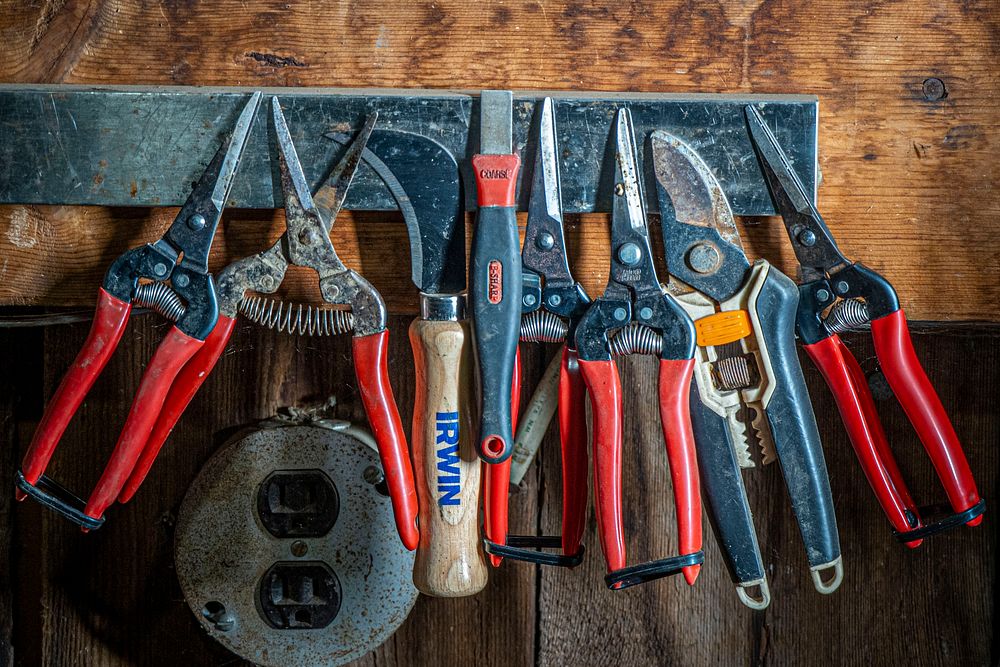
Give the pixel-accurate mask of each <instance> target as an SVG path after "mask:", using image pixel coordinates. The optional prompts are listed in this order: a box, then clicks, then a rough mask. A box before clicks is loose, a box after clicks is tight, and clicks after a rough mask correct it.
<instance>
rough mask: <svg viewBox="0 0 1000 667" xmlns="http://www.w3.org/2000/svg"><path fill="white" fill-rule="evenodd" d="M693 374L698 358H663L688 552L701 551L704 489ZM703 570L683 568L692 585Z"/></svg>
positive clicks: (674, 476)
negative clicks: (693, 405) (694, 425)
mask: <svg viewBox="0 0 1000 667" xmlns="http://www.w3.org/2000/svg"><path fill="white" fill-rule="evenodd" d="M693 374H694V359H660V387H659V396H660V422H661V424H662V427H663V439H664V442H665V443H666V447H667V461H668V462H669V463H670V479H671V480H672V481H673V486H674V507H675V509H676V512H677V531H678V536H679V541H678V545H679V546H680V552H681V554H684V555H686V554H692V553H695V552H697V551H701V544H702V534H701V488H700V485H699V481H698V459H697V454H696V453H695V448H694V432H693V431H692V429H691V410H690V403H689V396H690V395H691V377H692V375H693ZM700 571H701V565H688V566H687V567H685V568H683V570H682V572H683V573H684V580H685V581H687V583H688V585H691V584H694V582H695V579H697V578H698V573H699V572H700Z"/></svg>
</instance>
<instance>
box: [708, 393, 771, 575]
mask: <svg viewBox="0 0 1000 667" xmlns="http://www.w3.org/2000/svg"><path fill="white" fill-rule="evenodd" d="M691 428H692V430H693V431H694V441H695V451H697V452H698V471H699V473H700V474H701V488H702V493H703V494H704V496H705V500H706V509H707V510H708V519H709V522H710V523H711V524H712V532H714V533H715V539H716V541H717V542H718V543H719V549H720V550H721V551H722V558H723V560H724V561H725V562H726V567H727V568H728V569H729V576H730V577H732V580H733V582H734V583H737V584H740V585H744V586H747V585H754V584H756V582H759V581H762V580H763V579H764V577H765V574H764V562H763V559H762V558H761V555H760V546H759V545H758V543H757V531H756V530H755V528H754V524H753V515H752V514H751V513H750V502H749V500H748V499H747V490H746V487H745V486H744V485H743V476H742V473H741V470H740V465H739V463H738V462H737V460H736V452H735V451H734V450H733V443H732V439H731V437H730V435H729V427H728V425H727V424H726V419H725V418H724V417H721V416H719V415H718V414H716V413H715V412H713V411H712V409H711V408H709V407H708V406H707V405H705V404H704V403H702V401H701V398H700V397H699V395H698V383H697V382H692V383H691Z"/></svg>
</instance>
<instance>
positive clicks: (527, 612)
mask: <svg viewBox="0 0 1000 667" xmlns="http://www.w3.org/2000/svg"><path fill="white" fill-rule="evenodd" d="M408 324H409V322H408V320H407V319H406V318H404V317H398V316H397V317H393V318H392V319H391V328H392V331H393V332H394V333H395V332H399V333H398V334H395V337H394V339H393V341H392V345H391V348H390V364H391V367H392V368H393V369H394V372H393V376H392V380H393V390H394V392H395V393H396V396H397V400H398V403H399V406H400V412H401V413H402V417H403V420H404V422H406V423H409V419H410V417H411V414H412V401H413V380H414V375H413V372H412V353H411V350H410V346H409V344H408V342H407V340H406V335H405V332H406V328H407V325H408ZM86 330H87V326H86V324H77V325H70V326H64V327H53V328H50V329H48V330H46V331H45V333H44V337H42V336H40V335H39V332H37V331H32V332H24V331H18V332H16V333H15V334H11V333H2V332H0V338H2V342H3V343H4V344H3V345H2V346H0V363H2V366H3V368H4V369H5V370H7V369H11V370H18V371H19V372H21V373H24V374H25V375H26V376H27V375H28V374H31V376H32V378H33V381H31V382H25V383H20V384H19V385H18V386H21V387H23V389H24V391H23V393H22V396H21V397H20V398H19V399H18V401H17V402H16V405H15V406H13V409H10V408H7V409H8V410H9V411H8V412H6V414H5V419H4V421H3V423H4V424H7V425H8V426H7V427H6V428H7V429H8V431H16V432H18V433H20V434H21V435H20V437H17V438H14V440H15V442H13V443H11V446H10V447H5V449H4V450H3V451H5V452H8V453H10V452H11V451H13V452H16V457H14V456H10V455H7V456H4V457H3V459H2V464H0V480H2V482H0V483H2V484H3V486H4V488H7V489H9V488H11V485H12V476H13V468H12V465H13V464H14V459H15V458H16V459H19V458H20V456H21V455H22V454H23V451H24V449H25V447H26V445H27V440H28V438H29V436H30V433H31V430H32V428H33V422H34V421H35V420H37V417H38V415H39V413H40V409H41V401H42V399H43V397H48V396H50V395H51V392H52V391H53V390H54V387H55V384H56V383H57V382H58V380H59V378H60V377H61V376H62V374H63V372H64V371H65V369H66V367H67V366H68V365H69V363H70V362H71V361H72V358H73V356H74V355H75V352H76V350H77V348H78V346H79V345H80V344H81V343H82V342H83V338H84V337H85V335H86ZM164 331H165V325H163V324H162V322H160V321H158V318H157V317H155V316H146V317H140V318H137V319H136V321H135V323H134V324H133V325H132V326H131V328H130V329H129V330H128V331H127V332H126V334H125V340H124V347H123V348H122V350H121V354H119V355H117V356H116V357H114V358H113V359H112V362H111V364H110V366H109V367H108V369H107V370H106V371H105V374H104V376H102V378H101V379H100V380H99V382H98V385H97V387H96V389H95V393H94V394H92V395H91V398H90V399H89V400H88V401H87V402H86V403H85V404H84V407H83V409H82V410H81V412H80V414H79V416H78V418H77V419H76V420H75V421H74V423H73V424H72V425H71V427H70V430H69V431H68V433H67V436H66V438H65V440H64V441H63V443H62V444H61V446H60V448H59V450H58V451H57V454H56V457H55V459H54V464H53V469H52V472H53V475H54V476H55V477H56V479H59V480H60V481H62V482H64V483H66V484H68V485H69V486H70V488H73V489H76V490H78V491H85V490H87V489H90V488H91V487H92V486H93V484H94V482H95V481H96V479H97V477H98V476H99V474H100V470H101V468H102V467H103V465H104V463H105V460H106V458H107V456H108V455H109V453H110V449H111V447H112V445H113V443H114V439H115V437H116V435H117V432H118V429H119V428H120V424H121V423H122V421H123V420H124V417H125V412H126V410H127V404H128V400H127V399H128V397H129V396H130V395H131V393H132V392H133V391H134V388H135V386H136V384H137V382H138V380H139V369H140V366H141V360H143V359H145V358H147V357H148V356H149V355H150V354H151V353H152V351H153V347H154V346H155V344H156V342H157V340H158V339H159V337H160V336H162V334H163V333H164ZM28 333H30V335H27V334H28ZM847 342H848V344H849V345H850V346H851V347H852V348H854V350H855V351H856V352H857V354H858V358H859V359H860V360H861V363H862V366H863V367H864V368H865V370H866V371H871V370H872V369H873V368H874V357H873V351H872V347H871V345H870V343H869V342H868V337H867V336H866V335H860V334H855V335H851V336H849V337H848V338H847ZM916 347H917V352H918V353H919V354H920V355H921V357H922V359H923V360H924V362H925V363H926V365H927V367H928V369H929V372H930V376H931V380H932V381H933V382H934V383H935V384H936V386H937V387H938V388H939V390H940V392H941V398H942V400H943V402H944V404H945V405H946V406H947V408H948V409H949V411H950V412H951V414H952V417H953V418H954V421H955V426H956V429H957V431H958V433H959V436H960V437H961V438H962V440H963V441H964V443H965V445H966V452H967V454H968V456H969V461H970V464H971V466H972V469H973V471H974V472H975V474H976V477H977V482H978V483H979V488H980V491H981V493H982V494H983V496H984V497H985V498H987V499H988V502H989V501H991V500H992V499H994V498H996V497H998V493H1000V479H998V475H1000V454H998V450H997V448H996V446H995V443H996V442H997V440H998V438H1000V415H998V413H997V411H996V408H995V405H994V397H995V396H996V394H997V392H998V391H1000V338H998V337H996V336H988V335H972V334H968V333H960V334H955V333H949V334H939V335H928V334H922V335H917V337H916ZM521 351H522V359H523V360H524V368H525V385H524V386H525V387H531V386H534V384H535V383H537V382H538V380H539V379H540V377H541V374H542V372H543V371H544V368H545V362H546V360H547V358H548V356H549V355H551V354H553V353H554V352H555V348H554V347H553V346H548V347H542V346H538V345H525V346H522V350H521ZM349 357H350V350H349V348H348V345H347V341H346V340H342V339H340V340H338V339H302V338H291V337H288V336H283V335H278V334H276V333H274V332H271V331H268V330H262V329H259V328H257V327H253V326H250V325H246V324H240V325H238V327H237V330H236V332H235V334H234V337H233V341H232V342H231V344H230V347H229V348H228V350H227V352H226V354H224V355H223V358H222V360H221V361H220V362H219V365H218V367H217V369H216V371H215V372H214V373H213V374H212V376H211V377H210V378H209V379H208V381H207V382H206V384H205V386H204V388H203V389H202V391H201V393H200V394H199V395H198V396H197V397H196V398H195V400H194V402H193V403H192V405H191V408H190V409H189V411H188V413H187V414H186V415H185V416H184V417H183V418H182V420H181V422H180V424H179V425H178V427H177V429H176V431H175V432H174V435H173V436H172V437H171V439H170V440H169V441H168V442H167V445H166V446H165V447H164V450H163V452H162V453H161V455H160V458H159V459H158V460H157V463H156V465H155V466H154V468H153V470H152V473H151V474H150V477H149V478H148V480H147V481H146V483H145V484H144V486H143V487H142V489H141V490H140V491H139V493H138V495H137V496H136V498H135V500H133V501H132V503H130V504H128V505H125V506H117V507H115V508H113V509H112V510H111V511H110V512H109V514H108V517H109V518H108V523H107V525H106V526H105V527H104V528H102V529H101V530H99V531H97V532H95V533H92V534H90V535H83V534H81V533H80V532H79V531H78V530H76V529H75V528H74V527H73V526H72V525H70V524H69V523H67V522H66V521H64V520H62V519H61V518H58V517H56V516H55V515H53V514H52V513H50V512H47V511H45V510H43V509H42V508H41V507H40V506H38V505H36V504H34V503H31V502H26V503H23V504H17V505H16V507H15V509H14V512H13V517H12V518H13V531H12V532H10V533H8V535H9V536H10V540H9V548H10V550H11V558H10V561H9V566H10V567H11V577H10V579H9V580H8V583H7V585H6V586H4V587H2V588H0V610H3V609H5V608H6V609H10V608H11V606H13V608H14V609H16V614H15V615H14V618H13V628H12V631H13V635H12V643H13V646H14V650H15V652H14V657H16V662H10V661H8V662H7V663H3V662H0V664H22V665H91V664H100V665H113V666H118V665H176V664H185V665H192V666H198V665H218V664H239V661H233V658H232V656H230V655H229V654H228V653H227V652H226V651H225V650H224V649H223V648H221V647H220V646H219V645H217V644H215V643H214V642H213V641H212V640H211V639H209V638H208V637H207V636H206V635H205V634H204V633H203V632H202V631H201V629H200V627H199V625H198V624H197V622H196V620H195V619H194V617H193V616H192V615H191V612H190V610H189V609H188V607H187V605H186V604H185V603H184V601H183V598H182V595H181V592H180V589H179V586H178V584H177V582H176V577H175V575H174V573H173V557H172V528H173V522H174V519H175V515H176V512H177V509H178V506H179V505H180V502H181V499H182V498H183V495H184V493H185V490H186V489H187V487H188V485H189V484H190V483H191V481H193V479H194V476H195V475H196V473H197V471H198V469H199V468H200V466H201V465H202V464H203V463H204V462H205V461H206V460H207V459H208V457H209V456H210V455H211V454H212V452H213V451H214V450H215V449H216V448H217V447H218V446H219V445H220V444H221V443H222V442H223V441H224V440H226V438H228V437H229V435H230V434H232V433H233V432H235V431H236V430H237V429H238V428H240V427H243V426H246V425H249V424H252V423H253V422H255V421H256V420H258V419H261V418H265V417H267V416H269V415H271V414H273V413H274V411H275V410H276V409H277V408H278V407H280V406H283V405H292V404H298V405H301V404H304V403H309V402H316V401H322V400H323V399H324V398H325V397H326V396H328V395H331V394H332V395H335V396H337V398H338V403H337V405H338V408H337V412H338V416H341V417H344V418H348V419H354V420H362V419H363V411H362V408H361V405H360V402H359V400H358V397H357V394H356V391H355V387H354V378H353V371H352V369H351V366H350V363H349ZM803 361H804V363H805V365H804V367H805V369H806V374H807V378H808V381H809V385H810V390H811V392H812V395H813V397H814V401H815V404H816V405H817V414H818V418H819V422H820V430H821V432H822V434H823V436H824V445H825V451H826V456H827V461H828V464H829V470H830V481H831V485H832V488H833V493H834V498H835V501H836V507H837V515H838V519H839V524H840V533H841V543H842V545H843V553H844V564H845V578H844V584H843V586H842V587H841V589H840V590H839V591H837V592H836V593H835V594H833V595H832V596H829V597H825V596H820V595H819V594H818V593H816V592H815V591H814V590H813V587H812V584H811V581H810V579H809V574H808V567H807V564H806V559H805V554H804V551H803V548H802V544H801V541H800V539H799V536H798V531H797V529H796V528H795V522H794V519H793V516H792V513H791V508H790V506H789V503H788V498H787V493H786V491H785V488H784V484H783V482H782V478H781V473H780V470H778V468H777V467H774V466H768V467H767V468H764V469H760V470H756V471H748V472H747V473H746V474H745V479H746V480H747V485H748V492H749V495H750V497H751V499H752V503H753V507H754V512H755V516H756V522H757V528H758V533H759V535H760V538H761V548H762V552H763V553H764V555H765V560H766V562H767V563H768V567H769V577H770V580H771V588H772V593H773V596H774V599H773V602H772V604H771V607H770V608H769V609H768V610H767V611H765V612H752V611H750V610H748V609H746V608H744V607H742V606H741V605H740V603H739V602H738V601H737V599H736V594H735V592H734V590H733V585H732V583H731V582H730V580H729V577H728V575H727V574H726V572H725V568H724V566H723V563H722V560H721V556H720V554H719V551H718V549H717V547H716V545H715V541H714V538H713V537H712V536H711V532H710V531H709V530H708V524H707V522H706V524H705V529H706V561H705V565H704V566H703V568H702V573H701V576H700V577H699V579H698V581H697V584H696V585H695V586H694V587H691V588H689V587H688V586H686V585H685V584H684V583H683V581H682V580H681V579H679V578H674V579H670V580H663V581H660V582H656V583H651V584H647V585H645V586H639V587H636V588H633V589H629V590H628V591H624V592H611V591H608V590H607V589H606V588H605V587H604V584H603V574H604V571H605V570H604V563H603V558H602V556H601V553H600V548H599V545H598V540H597V536H596V531H595V525H596V524H595V519H594V515H593V509H592V508H591V509H590V510H589V512H588V519H587V530H586V533H585V535H584V542H585V544H586V546H587V549H588V551H587V554H586V556H585V560H584V564H583V565H582V566H580V567H579V568H577V569H575V570H572V571H567V570H561V569H553V568H547V569H542V570H538V569H536V568H534V567H532V566H528V565H524V564H519V563H512V562H505V563H504V564H503V566H502V567H501V568H500V569H499V570H494V571H493V572H491V574H490V580H489V583H488V584H487V587H486V589H485V590H484V591H483V592H482V593H480V594H478V595H476V596H473V597H468V598H460V599H433V598H428V597H423V596H421V598H420V599H419V601H418V603H417V606H416V608H415V609H414V611H413V613H412V614H411V616H410V618H409V619H408V620H407V621H406V623H405V624H404V625H403V626H402V628H401V629H400V630H399V631H398V632H397V633H396V634H395V635H394V636H393V637H392V638H391V639H390V640H389V641H388V642H387V643H386V644H385V645H383V646H382V647H381V648H379V649H378V650H377V651H376V652H374V653H373V654H371V655H369V656H368V657H366V658H365V659H363V660H361V661H359V662H358V663H357V664H359V665H383V666H385V665H388V666H390V667H391V666H395V665H399V666H403V665H431V664H434V665H441V664H455V665H468V664H478V665H484V666H500V665H531V664H535V665H566V664H575V665H585V666H589V665H595V666H596V665H607V664H617V665H651V664H685V665H718V664H737V663H743V664H766V665H802V664H846V665H869V664H904V663H905V664H909V665H939V664H941V665H944V664H963V665H964V664H969V665H980V664H982V665H985V664H995V663H996V660H997V658H998V657H1000V645H998V644H997V643H996V639H995V638H994V637H993V626H994V624H995V606H996V605H995V599H996V595H997V591H998V587H997V566H996V562H997V560H996V556H997V553H996V551H997V543H998V538H1000V532H998V526H1000V524H998V523H997V522H996V521H995V520H993V519H991V518H990V516H992V515H990V514H988V515H987V519H986V522H985V523H984V524H983V525H982V526H981V527H980V528H976V529H960V530H958V531H957V532H954V533H952V534H950V535H948V536H947V537H940V538H937V539H931V540H928V541H926V542H925V544H924V546H922V547H920V549H918V550H916V551H908V550H906V549H905V548H903V547H902V546H900V545H899V544H897V543H896V542H895V540H893V539H892V537H891V535H890V527H889V525H888V522H887V521H886V520H885V519H884V517H883V516H882V514H881V511H880V509H879V508H878V505H877V504H876V502H875V499H874V496H873V495H872V493H871V491H870V490H869V488H868V486H867V484H866V482H865V479H864V476H863V474H862V472H861V469H860V468H859V466H858V465H857V462H856V460H855V457H854V454H853V452H852V450H851V448H850V445H849V443H848V441H847V438H846V435H845V433H844V430H843V427H842V426H841V424H840V421H839V417H838V416H837V414H836V411H835V410H833V409H832V408H831V407H830V400H829V398H830V397H829V394H828V392H827V390H826V388H825V386H824V385H823V384H822V379H821V378H820V377H819V375H818V373H817V372H816V371H815V370H814V369H813V368H812V367H811V366H810V365H809V364H808V362H807V361H805V360H803ZM622 373H623V385H624V386H625V387H628V390H627V391H626V405H625V437H624V442H625V443H626V448H625V452H624V473H625V475H624V480H625V498H624V504H625V515H624V516H625V531H626V537H627V547H628V553H629V558H630V562H638V561H639V560H641V559H646V558H650V557H655V556H659V555H665V554H669V553H676V526H675V522H674V514H673V508H672V501H671V496H672V494H671V492H670V481H669V474H668V472H667V467H666V454H665V451H664V449H663V446H662V442H661V438H662V435H661V433H660V429H659V423H658V416H657V407H656V405H655V403H654V402H653V401H651V400H649V399H648V398H644V397H649V396H654V395H655V387H656V384H655V383H656V379H655V373H656V366H655V364H654V363H653V362H652V360H650V359H643V358H636V359H629V360H626V361H625V362H624V363H622ZM41 381H44V386H42V384H41ZM525 393H527V392H525ZM879 410H880V412H881V413H882V415H883V420H884V423H885V426H886V432H887V434H888V436H889V439H890V442H891V443H892V444H893V446H894V450H895V452H896V454H897V457H898V460H899V463H900V467H901V468H902V471H903V473H904V476H905V477H906V479H907V481H908V482H909V485H910V488H911V490H912V492H913V493H914V495H915V497H916V499H917V501H918V502H919V503H922V504H923V503H932V502H941V501H943V500H944V492H943V490H942V489H941V487H940V485H939V483H938V482H937V480H936V478H935V477H934V473H933V469H932V467H931V465H930V462H929V460H928V458H927V457H926V455H925V454H924V453H923V451H922V449H921V448H920V446H919V444H918V443H917V442H916V440H915V438H914V437H913V435H912V430H911V428H910V426H909V424H908V423H907V422H906V419H905V417H904V416H903V414H902V411H901V410H900V409H899V407H898V405H896V403H895V402H894V401H893V400H892V399H891V398H890V399H888V400H880V401H879ZM11 425H13V426H11ZM558 450H559V446H558V438H557V437H556V436H555V434H554V432H553V433H550V434H549V435H548V436H547V437H546V439H545V441H544V443H543V445H542V449H541V464H540V465H536V466H533V467H532V468H531V469H529V471H528V475H527V477H526V479H525V482H524V484H523V488H522V489H520V491H518V492H516V493H514V494H513V495H512V496H511V501H510V509H511V530H512V531H516V532H520V533H530V532H533V531H534V532H542V533H545V534H554V533H558V531H559V525H560V511H561V510H560V505H561V500H560V499H561V480H560V473H559V468H560V466H559V460H558ZM2 517H3V514H0V518H2ZM0 555H2V551H0ZM2 565H3V561H0V566H2ZM0 573H2V569H0ZM3 581H4V580H3V579H2V578H0V583H3ZM10 625H11V624H10V622H9V620H8V622H7V623H6V624H4V623H0V651H2V647H3V646H4V639H3V638H4V632H5V628H7V630H6V631H7V632H10ZM0 655H2V652H0Z"/></svg>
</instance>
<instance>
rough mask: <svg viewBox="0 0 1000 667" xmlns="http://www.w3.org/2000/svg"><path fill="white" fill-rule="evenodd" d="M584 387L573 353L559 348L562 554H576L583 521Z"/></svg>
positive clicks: (578, 549)
mask: <svg viewBox="0 0 1000 667" xmlns="http://www.w3.org/2000/svg"><path fill="white" fill-rule="evenodd" d="M586 400H587V385H586V383H584V381H583V376H582V375H581V374H580V363H579V361H578V360H577V357H576V350H571V349H570V348H569V347H566V346H563V350H562V362H561V363H560V366H559V438H560V443H559V444H560V446H561V448H562V473H563V519H562V547H563V554H565V555H567V556H572V555H575V554H576V553H578V552H579V551H580V543H581V542H582V541H583V531H584V528H585V526H586V521H587V460H588V456H587V408H586V405H585V404H584V403H585V402H586Z"/></svg>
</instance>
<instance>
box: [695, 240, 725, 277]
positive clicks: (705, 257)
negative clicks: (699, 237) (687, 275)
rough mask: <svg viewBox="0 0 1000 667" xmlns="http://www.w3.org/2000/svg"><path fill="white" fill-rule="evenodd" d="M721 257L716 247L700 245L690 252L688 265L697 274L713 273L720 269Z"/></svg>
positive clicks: (706, 244) (705, 244)
mask: <svg viewBox="0 0 1000 667" xmlns="http://www.w3.org/2000/svg"><path fill="white" fill-rule="evenodd" d="M720 260H721V257H720V255H719V250H718V248H716V247H715V246H714V245H711V244H708V243H699V244H697V245H696V246H694V247H693V248H691V250H689V251H688V255H687V263H688V266H690V267H691V270H692V271H695V272H696V273H712V272H713V271H716V270H717V269H718V268H719V262H720Z"/></svg>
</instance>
